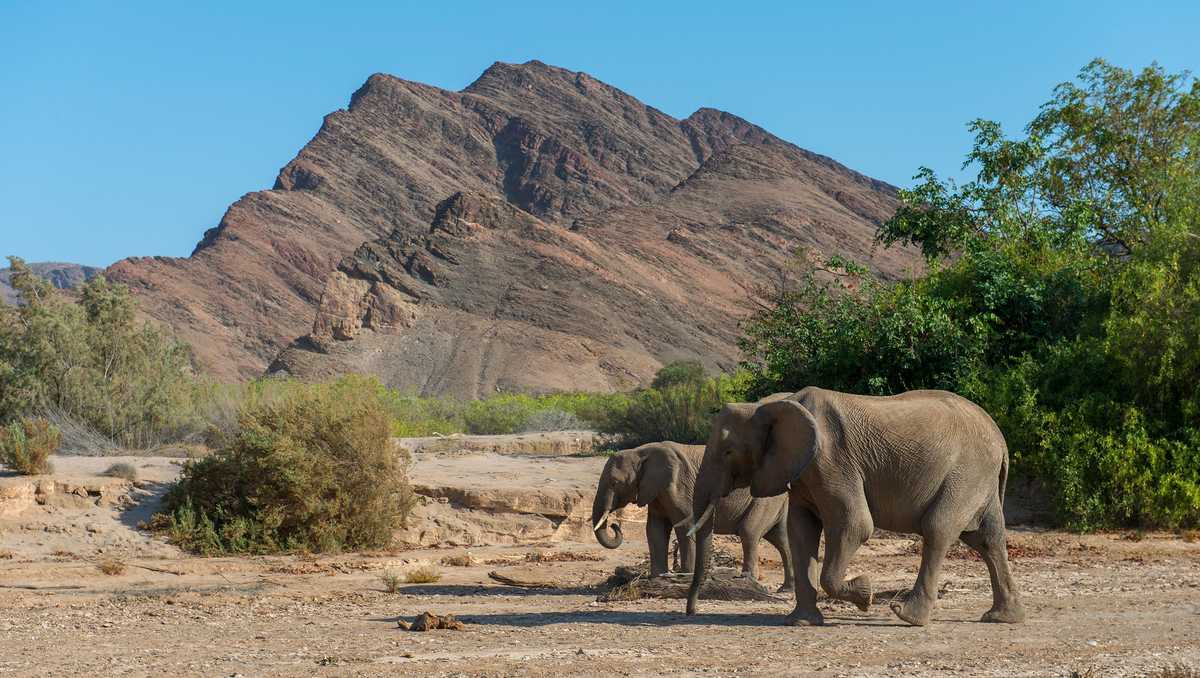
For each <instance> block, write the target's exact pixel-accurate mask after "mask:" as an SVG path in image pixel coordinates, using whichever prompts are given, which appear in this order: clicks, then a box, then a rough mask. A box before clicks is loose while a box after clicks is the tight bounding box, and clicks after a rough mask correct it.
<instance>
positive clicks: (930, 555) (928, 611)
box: [891, 530, 958, 626]
mask: <svg viewBox="0 0 1200 678" xmlns="http://www.w3.org/2000/svg"><path fill="white" fill-rule="evenodd" d="M921 536H922V541H921V569H920V571H918V572H917V583H916V584H915V585H914V586H913V588H912V591H909V593H908V595H907V596H906V597H905V598H904V599H903V600H896V601H894V602H892V604H891V608H892V612H894V613H895V614H896V616H897V617H899V618H901V619H903V620H904V621H906V622H908V623H909V624H912V625H913V626H925V625H926V624H928V623H929V618H930V616H931V615H932V614H933V607H934V605H936V604H937V595H938V582H939V581H940V579H941V571H942V561H944V560H945V559H946V552H947V551H949V550H950V547H951V546H952V545H953V544H954V542H955V541H956V540H957V539H958V535H957V534H956V535H953V536H951V535H949V534H947V533H946V532H945V531H944V530H937V531H931V530H926V531H925V533H924V534H923V535H921Z"/></svg>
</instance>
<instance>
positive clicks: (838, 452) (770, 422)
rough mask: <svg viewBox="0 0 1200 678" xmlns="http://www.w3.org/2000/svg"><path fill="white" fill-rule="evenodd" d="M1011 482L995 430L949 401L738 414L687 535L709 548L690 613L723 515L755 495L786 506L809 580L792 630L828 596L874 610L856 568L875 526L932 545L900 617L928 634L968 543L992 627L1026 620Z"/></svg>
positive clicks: (876, 400)
mask: <svg viewBox="0 0 1200 678" xmlns="http://www.w3.org/2000/svg"><path fill="white" fill-rule="evenodd" d="M1007 478H1008V446H1007V444H1006V443H1005V441H1004V436H1003V435H1002V434H1001V432H1000V429H999V428H998V427H997V426H996V423H995V422H994V421H993V420H992V418H991V417H990V416H988V414H987V413H986V412H984V410H983V409H982V408H981V407H979V406H978V405H976V404H975V403H973V402H971V401H970V400H967V399H966V398H963V397H961V396H958V395H956V394H954V393H950V392H947V391H909V392H906V393H902V394H899V395H894V396H862V395H851V394H847V393H839V392H837V391H830V390H826V389H821V388H816V387H808V388H805V389H803V390H801V391H799V392H797V393H795V394H794V395H791V396H788V397H774V396H773V397H772V398H769V399H767V400H765V401H760V402H758V403H733V404H728V405H726V406H725V407H724V408H723V409H722V410H721V411H720V412H719V413H718V414H717V416H716V417H715V418H714V420H713V426H712V431H711V434H710V437H709V441H708V443H707V445H706V446H705V452H704V459H703V462H702V463H701V467H700V471H699V473H698V477H697V481H696V489H695V492H694V495H693V501H692V506H693V513H692V515H699V516H700V517H699V518H698V519H697V520H696V521H695V523H693V525H692V527H691V529H690V530H689V533H693V534H698V539H697V543H698V545H699V546H698V554H697V558H698V559H697V561H696V567H695V571H694V574H693V579H692V585H691V589H690V591H689V595H688V601H687V608H686V611H687V613H688V614H695V612H696V601H697V598H698V593H699V589H700V585H701V583H702V581H703V579H704V576H705V570H706V568H707V564H708V558H709V555H710V554H711V550H712V532H713V528H712V525H711V521H709V518H710V516H711V513H712V508H711V506H712V504H713V503H717V502H719V500H720V498H721V497H723V496H726V495H727V494H730V493H732V492H736V491H739V488H746V487H749V489H750V494H751V495H753V496H754V497H774V496H776V495H782V494H786V495H787V497H788V507H789V508H788V540H789V542H790V545H791V548H792V562H793V563H794V564H795V566H796V567H797V568H799V571H800V574H799V575H798V576H797V577H796V587H795V590H796V607H795V609H794V610H793V611H792V612H791V614H789V615H788V616H787V618H786V622H787V623H788V624H791V625H795V626H801V625H814V626H815V625H821V624H824V618H823V616H822V615H821V612H820V611H819V610H818V609H817V605H816V600H817V590H818V586H819V587H820V589H822V590H824V592H825V593H826V594H827V595H828V596H829V597H831V598H834V599H840V600H845V601H849V602H852V603H854V604H856V605H857V606H858V607H859V609H861V610H864V611H865V610H867V609H868V607H869V606H870V604H871V602H872V598H873V591H872V587H871V582H870V579H869V578H868V577H867V575H859V576H857V577H854V578H853V579H850V580H849V581H846V570H847V567H848V565H849V562H850V559H851V558H852V557H853V556H854V553H855V551H856V550H857V549H858V547H859V546H861V545H862V544H863V543H864V542H866V541H867V539H868V538H870V536H871V534H872V532H874V530H875V529H876V528H881V529H884V530H890V531H893V532H904V533H915V534H919V535H921V537H922V549H921V566H920V571H919V574H918V575H917V580H916V584H915V585H914V586H913V588H912V589H911V590H910V591H908V592H907V594H906V595H903V596H900V597H898V599H897V600H894V601H893V602H892V603H891V609H892V612H894V613H895V614H896V616H898V617H899V618H900V619H902V620H904V621H905V622H908V623H909V624H912V625H915V626H923V625H925V624H928V623H929V621H930V616H931V613H932V611H933V607H934V605H935V603H936V601H937V591H938V578H939V571H940V569H941V565H942V561H943V560H944V558H945V555H946V553H947V551H948V550H949V549H950V547H951V546H953V545H954V543H955V542H956V541H957V540H959V539H961V540H962V541H963V542H965V543H966V544H967V546H969V547H970V548H971V549H973V550H974V551H975V552H976V553H978V554H979V555H980V556H981V558H982V559H983V562H984V563H985V564H986V565H987V569H988V573H989V575H990V577H991V585H992V606H991V609H989V610H988V611H987V612H986V613H985V614H984V615H983V617H982V619H981V621H984V622H1004V623H1020V622H1022V621H1024V619H1025V611H1024V607H1023V606H1022V604H1021V601H1020V597H1019V595H1018V593H1017V589H1016V584H1015V582H1014V580H1013V576H1012V573H1011V571H1010V569H1009V564H1008V552H1007V547H1006V543H1005V542H1006V533H1005V523H1004V491H1005V484H1006V481H1007ZM822 531H824V535H825V558H824V562H823V563H822V564H821V565H820V566H818V561H817V548H818V542H819V540H820V537H821V534H822Z"/></svg>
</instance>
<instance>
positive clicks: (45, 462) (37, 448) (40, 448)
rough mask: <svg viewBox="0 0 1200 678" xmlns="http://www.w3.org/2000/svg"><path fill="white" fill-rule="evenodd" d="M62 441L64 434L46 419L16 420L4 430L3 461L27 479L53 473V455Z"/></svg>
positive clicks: (1, 436) (0, 453) (1, 434)
mask: <svg viewBox="0 0 1200 678" xmlns="http://www.w3.org/2000/svg"><path fill="white" fill-rule="evenodd" d="M61 442H62V434H61V433H59V430H58V429H57V428H56V427H55V426H53V425H52V424H51V423H50V422H49V421H46V420H45V419H21V420H20V421H14V422H13V423H11V424H9V425H8V426H5V427H4V428H0V462H3V463H4V465H5V466H8V467H9V468H11V469H12V470H14V471H16V472H17V473H20V474H23V475H27V476H36V475H42V474H45V473H50V472H51V470H52V469H51V466H50V455H52V454H54V452H55V451H56V450H58V445H59V443H61Z"/></svg>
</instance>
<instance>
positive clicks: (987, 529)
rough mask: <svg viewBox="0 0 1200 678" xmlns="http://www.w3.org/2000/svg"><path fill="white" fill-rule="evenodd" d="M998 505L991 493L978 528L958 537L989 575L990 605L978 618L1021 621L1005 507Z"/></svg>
mask: <svg viewBox="0 0 1200 678" xmlns="http://www.w3.org/2000/svg"><path fill="white" fill-rule="evenodd" d="M1000 506H1001V501H1000V497H999V496H997V497H994V498H993V499H992V505H991V507H990V508H989V509H988V511H987V513H986V514H984V516H983V521H982V522H980V524H979V529H977V530H972V531H970V532H963V533H962V535H960V537H961V539H962V540H963V542H964V543H965V544H966V545H967V546H970V547H971V548H972V549H974V550H975V552H976V553H978V554H979V555H980V557H982V558H983V562H984V563H985V564H987V568H988V574H989V575H991V578H992V609H990V610H988V611H987V612H985V613H984V615H983V617H982V618H981V619H980V621H984V622H999V623H1005V624H1020V623H1021V622H1023V621H1025V607H1024V606H1023V605H1022V604H1021V600H1020V597H1019V596H1018V595H1017V587H1016V583H1015V582H1014V581H1013V577H1012V571H1011V570H1010V569H1009V567H1008V543H1007V542H1008V539H1007V534H1006V532H1005V529H1004V511H1003V509H1001V508H1000Z"/></svg>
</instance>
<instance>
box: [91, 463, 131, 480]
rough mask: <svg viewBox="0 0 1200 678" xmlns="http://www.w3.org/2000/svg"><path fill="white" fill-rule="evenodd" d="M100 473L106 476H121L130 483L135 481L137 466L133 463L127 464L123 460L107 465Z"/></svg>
mask: <svg viewBox="0 0 1200 678" xmlns="http://www.w3.org/2000/svg"><path fill="white" fill-rule="evenodd" d="M100 475H103V476H108V477H109V478H122V479H124V480H128V481H129V482H131V483H132V482H134V481H136V480H137V478H138V472H137V467H136V466H134V465H133V464H128V463H125V462H121V463H118V464H113V465H112V466H109V467H108V468H106V469H104V473H101V474H100Z"/></svg>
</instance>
